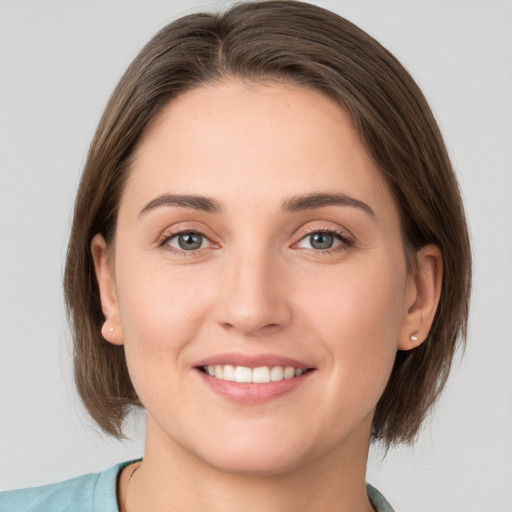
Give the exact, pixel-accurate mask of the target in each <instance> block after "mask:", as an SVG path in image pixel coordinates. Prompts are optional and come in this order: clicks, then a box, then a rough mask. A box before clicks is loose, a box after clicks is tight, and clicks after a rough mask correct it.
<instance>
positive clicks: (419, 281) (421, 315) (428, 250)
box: [398, 244, 443, 350]
mask: <svg viewBox="0 0 512 512" xmlns="http://www.w3.org/2000/svg"><path fill="white" fill-rule="evenodd" d="M416 262H417V263H416V268H415V271H414V272H411V274H410V275H409V278H408V283H407V291H406V302H405V308H406V310H405V312H404V317H403V320H402V325H401V327H400V334H399V338H398V349H399V350H410V349H412V348H415V347H417V346H418V345H420V344H421V343H423V342H424V341H425V340H426V339H427V336H428V333H429V331H430V328H431V326H432V322H433V321H434V316H435V314H436V311H437V305H438V304H439V298H440V296H441V283H442V279H443V256H442V254H441V250H440V249H439V247H437V245H434V244H428V245H426V246H425V247H422V248H421V249H420V250H419V251H418V252H417V253H416Z"/></svg>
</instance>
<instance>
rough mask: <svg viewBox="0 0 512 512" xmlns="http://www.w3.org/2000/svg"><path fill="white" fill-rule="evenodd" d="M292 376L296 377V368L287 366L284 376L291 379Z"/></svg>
mask: <svg viewBox="0 0 512 512" xmlns="http://www.w3.org/2000/svg"><path fill="white" fill-rule="evenodd" d="M292 377H295V368H293V367H292V366H287V367H286V368H285V369H284V378H285V379H291V378H292Z"/></svg>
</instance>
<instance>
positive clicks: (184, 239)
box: [178, 233, 203, 251]
mask: <svg viewBox="0 0 512 512" xmlns="http://www.w3.org/2000/svg"><path fill="white" fill-rule="evenodd" d="M202 241H203V240H202V236H201V235H197V234H195V233H185V234H183V235H180V236H179V237H178V243H179V246H180V247H181V248H182V249H185V250H186V251H190V250H192V251H193V250H194V249H199V248H200V247H201V243H202Z"/></svg>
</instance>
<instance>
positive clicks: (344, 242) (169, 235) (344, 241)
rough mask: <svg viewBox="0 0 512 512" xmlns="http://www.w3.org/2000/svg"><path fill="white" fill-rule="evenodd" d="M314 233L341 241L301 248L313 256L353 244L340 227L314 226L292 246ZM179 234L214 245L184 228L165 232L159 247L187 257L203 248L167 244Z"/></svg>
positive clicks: (195, 230) (201, 235) (194, 231)
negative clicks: (321, 247) (323, 247)
mask: <svg viewBox="0 0 512 512" xmlns="http://www.w3.org/2000/svg"><path fill="white" fill-rule="evenodd" d="M314 234H329V235H334V236H335V237H336V238H337V239H338V240H339V241H340V242H341V243H340V244H338V245H336V246H334V247H331V248H329V249H310V248H303V249H302V250H304V251H307V252H308V253H310V254H313V255H314V256H319V255H323V254H326V255H327V254H333V253H334V252H338V251H343V250H346V249H348V248H350V247H351V246H352V245H354V240H353V239H352V238H351V237H349V236H347V235H346V233H344V232H343V231H341V230H340V229H336V228H332V227H327V226H326V227H321V228H318V227H315V228H311V229H309V230H307V231H306V232H305V233H304V234H303V235H302V236H301V238H300V239H299V240H298V241H297V242H295V243H294V244H293V245H292V247H294V246H297V245H298V244H299V243H301V242H302V241H303V240H305V239H306V238H307V237H309V236H311V235H314ZM180 235H198V236H200V237H203V238H204V239H206V240H208V242H209V243H210V244H213V245H215V243H214V242H212V241H211V240H210V239H209V238H208V237H207V236H206V235H205V234H203V233H201V231H199V230H197V229H190V228H184V229H180V230H177V231H171V232H166V233H165V234H164V235H163V236H162V237H161V239H160V241H159V243H158V245H159V247H162V248H164V249H165V250H167V251H169V252H171V253H172V254H174V255H177V256H182V257H187V256H196V255H198V254H199V253H200V252H201V251H203V250H204V248H199V249H195V250H190V251H186V250H184V249H176V248H174V247H172V246H170V245H168V243H169V241H170V240H172V239H173V238H175V237H177V236H180Z"/></svg>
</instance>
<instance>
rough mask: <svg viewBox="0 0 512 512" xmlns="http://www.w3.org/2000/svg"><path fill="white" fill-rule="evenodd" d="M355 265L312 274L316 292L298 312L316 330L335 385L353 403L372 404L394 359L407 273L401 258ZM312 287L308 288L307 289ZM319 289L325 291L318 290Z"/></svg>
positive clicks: (381, 390)
mask: <svg viewBox="0 0 512 512" xmlns="http://www.w3.org/2000/svg"><path fill="white" fill-rule="evenodd" d="M397 261H398V263H394V262H393V260H392V259H391V258H386V259H384V260H383V262H382V264H381V265H376V264H375V261H373V264H371V265H364V264H361V265H354V266H352V267H350V268H348V266H347V268H345V269H343V271H342V272H339V273H333V274H332V275H330V276H326V275H324V276H315V277H316V279H314V282H315V292H314V293H309V294H308V293H307V290H306V289H305V288H304V289H303V291H302V293H303V296H304V297H307V298H308V300H307V301H306V300H304V301H303V303H304V304H307V309H305V310H304V314H303V315H302V316H303V318H304V321H305V322H307V323H308V324H309V328H310V329H312V330H313V331H314V332H316V333H318V336H319V339H320V342H321V344H322V345H323V346H324V349H325V352H326V358H327V360H328V363H327V364H328V365H330V366H331V368H332V372H331V375H332V379H333V381H332V382H333V385H332V387H330V388H329V389H331V390H332V391H333V393H334V394H335V393H336V392H338V393H339V392H340V389H341V390H343V393H348V395H349V396H350V397H352V398H349V396H347V399H348V401H349V403H348V405H349V406H350V404H351V403H354V404H355V403H359V404H360V403H361V401H362V402H366V403H368V404H369V405H370V408H371V406H372V403H376V401H378V399H379V398H380V395H381V394H382V392H383V390H384V387H385V386H386V383H387V381H388V379H389V375H390V372H391V369H392V366H393V363H394V360H395V356H396V352H397V346H398V345H397V344H398V335H399V331H400V326H401V322H402V318H403V313H404V301H405V287H406V272H405V263H404V264H403V265H401V263H400V262H401V259H400V258H398V259H397ZM309 288H310V289H311V287H309ZM319 289H323V290H324V293H319V292H318V290H319Z"/></svg>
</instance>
